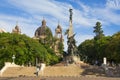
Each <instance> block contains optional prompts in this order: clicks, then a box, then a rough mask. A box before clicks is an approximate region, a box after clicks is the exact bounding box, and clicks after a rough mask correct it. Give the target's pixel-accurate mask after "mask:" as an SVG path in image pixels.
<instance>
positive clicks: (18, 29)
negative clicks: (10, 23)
mask: <svg viewBox="0 0 120 80" xmlns="http://www.w3.org/2000/svg"><path fill="white" fill-rule="evenodd" d="M12 33H17V34H21V30H20V28H19V26H18V25H16V26H15V28H14V29H13V30H12Z"/></svg>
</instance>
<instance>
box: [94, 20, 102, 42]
mask: <svg viewBox="0 0 120 80" xmlns="http://www.w3.org/2000/svg"><path fill="white" fill-rule="evenodd" d="M101 26H102V25H101V23H100V22H96V25H95V27H94V31H93V32H94V33H95V37H94V39H95V40H99V39H101V38H102V37H103V36H104V34H103V30H102V28H101Z"/></svg>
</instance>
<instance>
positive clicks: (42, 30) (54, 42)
mask: <svg viewBox="0 0 120 80" xmlns="http://www.w3.org/2000/svg"><path fill="white" fill-rule="evenodd" d="M34 39H39V41H40V42H41V43H42V44H47V45H49V46H50V48H52V49H53V50H54V52H55V53H56V55H59V54H60V51H63V36H62V28H61V26H60V25H59V24H58V26H57V28H56V29H55V36H54V37H53V34H52V31H51V29H50V28H49V27H48V26H47V25H46V21H45V20H44V19H43V20H42V25H41V26H40V27H38V28H37V29H36V31H35V35H34Z"/></svg>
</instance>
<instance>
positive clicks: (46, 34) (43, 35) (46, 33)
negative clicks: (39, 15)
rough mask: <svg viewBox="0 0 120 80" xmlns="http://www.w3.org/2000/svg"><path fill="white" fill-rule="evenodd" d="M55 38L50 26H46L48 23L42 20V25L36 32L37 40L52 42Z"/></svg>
mask: <svg viewBox="0 0 120 80" xmlns="http://www.w3.org/2000/svg"><path fill="white" fill-rule="evenodd" d="M52 37H53V35H52V31H51V30H50V28H49V27H48V26H46V21H45V20H44V19H43V20H42V25H41V26H40V27H38V28H37V30H36V31H35V38H38V39H41V40H42V39H44V40H45V39H49V40H51V39H52Z"/></svg>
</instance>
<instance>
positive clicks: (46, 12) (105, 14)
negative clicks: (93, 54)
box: [0, 0, 120, 48]
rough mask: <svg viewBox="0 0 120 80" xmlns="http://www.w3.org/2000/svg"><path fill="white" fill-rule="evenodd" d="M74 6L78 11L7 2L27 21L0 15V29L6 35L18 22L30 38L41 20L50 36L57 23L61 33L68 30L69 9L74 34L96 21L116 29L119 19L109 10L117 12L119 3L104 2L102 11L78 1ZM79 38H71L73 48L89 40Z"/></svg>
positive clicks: (47, 1) (50, 3) (27, 0)
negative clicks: (73, 44) (24, 14)
mask: <svg viewBox="0 0 120 80" xmlns="http://www.w3.org/2000/svg"><path fill="white" fill-rule="evenodd" d="M113 1H116V2H113ZM77 2H78V4H79V6H80V7H81V8H82V10H80V9H79V8H75V7H73V6H72V5H71V4H69V3H63V2H58V1H54V0H9V3H10V4H11V5H13V6H14V7H16V8H17V9H19V10H22V11H24V12H25V13H28V14H29V15H28V16H29V17H21V16H19V15H18V16H11V15H2V14H0V19H1V21H0V26H3V27H4V28H5V29H6V30H7V31H9V32H11V30H12V28H14V27H15V25H16V21H18V22H19V26H20V28H21V30H22V33H25V34H27V35H29V36H31V37H33V36H34V32H35V30H36V29H37V28H38V27H39V26H41V21H42V19H43V17H44V18H45V19H46V21H47V26H49V27H50V28H51V29H52V32H53V33H54V30H55V28H56V27H57V24H58V21H60V25H61V26H62V28H63V31H65V30H66V29H67V28H68V26H69V12H68V9H69V8H73V25H74V31H75V32H76V31H78V30H79V29H82V27H86V28H93V26H94V25H95V23H96V22H97V21H100V22H101V23H102V25H104V26H105V25H110V24H111V23H112V24H116V25H120V24H119V22H120V18H119V17H120V15H119V14H117V13H115V12H114V11H113V10H111V8H112V9H119V5H118V4H119V2H120V1H119V0H107V3H106V7H104V8H103V7H102V8H101V7H91V6H88V5H85V4H83V3H82V2H81V1H77ZM113 3H114V4H113ZM79 34H80V33H79ZM79 34H77V35H76V36H75V39H76V41H77V45H78V44H80V43H81V42H83V41H84V40H85V39H91V38H93V35H86V33H84V34H83V35H79ZM66 42H67V40H66V39H65V46H67V44H66ZM65 48H66V47H65Z"/></svg>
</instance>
